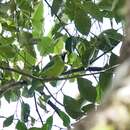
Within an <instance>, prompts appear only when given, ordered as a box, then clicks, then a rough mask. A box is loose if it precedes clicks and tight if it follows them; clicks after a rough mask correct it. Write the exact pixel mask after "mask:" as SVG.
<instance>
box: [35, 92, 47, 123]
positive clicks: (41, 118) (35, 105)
mask: <svg viewBox="0 0 130 130" xmlns="http://www.w3.org/2000/svg"><path fill="white" fill-rule="evenodd" d="M33 97H34V102H35V108H36V112H37V114H38V116H39V119H40V121H41V123H42V125H44V123H43V121H42V118H41V115H40V113H39V110H38V107H37V100H36V96H35V93H34V94H33Z"/></svg>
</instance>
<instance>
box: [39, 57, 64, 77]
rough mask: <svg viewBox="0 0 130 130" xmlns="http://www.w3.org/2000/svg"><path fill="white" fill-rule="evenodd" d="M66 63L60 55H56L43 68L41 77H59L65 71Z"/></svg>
mask: <svg viewBox="0 0 130 130" xmlns="http://www.w3.org/2000/svg"><path fill="white" fill-rule="evenodd" d="M64 66H65V65H64V62H63V60H62V57H61V56H60V55H56V56H54V57H53V59H52V60H51V61H50V62H49V63H48V64H47V65H46V66H45V67H44V68H43V70H42V71H41V73H40V75H41V76H42V77H48V78H49V77H50V78H51V77H58V76H60V74H61V73H62V72H63V71H64Z"/></svg>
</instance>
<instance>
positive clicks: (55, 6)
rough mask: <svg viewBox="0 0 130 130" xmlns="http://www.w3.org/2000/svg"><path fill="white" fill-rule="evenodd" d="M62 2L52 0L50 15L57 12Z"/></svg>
mask: <svg viewBox="0 0 130 130" xmlns="http://www.w3.org/2000/svg"><path fill="white" fill-rule="evenodd" d="M61 4H62V0H53V3H52V8H51V15H52V16H53V15H54V14H57V12H58V11H59V9H60V6H61Z"/></svg>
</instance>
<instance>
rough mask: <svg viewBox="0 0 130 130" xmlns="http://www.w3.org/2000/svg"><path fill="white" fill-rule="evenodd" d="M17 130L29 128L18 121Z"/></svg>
mask: <svg viewBox="0 0 130 130" xmlns="http://www.w3.org/2000/svg"><path fill="white" fill-rule="evenodd" d="M16 129H17V130H27V127H26V125H25V124H24V123H23V122H21V121H18V122H17V124H16Z"/></svg>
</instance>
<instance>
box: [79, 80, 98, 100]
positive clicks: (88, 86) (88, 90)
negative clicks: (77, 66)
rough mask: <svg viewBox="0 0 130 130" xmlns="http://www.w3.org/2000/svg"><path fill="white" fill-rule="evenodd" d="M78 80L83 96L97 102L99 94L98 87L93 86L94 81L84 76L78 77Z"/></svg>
mask: <svg viewBox="0 0 130 130" xmlns="http://www.w3.org/2000/svg"><path fill="white" fill-rule="evenodd" d="M77 81H78V89H79V92H80V94H81V96H82V97H83V98H85V99H86V100H88V101H92V102H95V99H96V96H97V94H96V88H95V87H93V86H92V82H91V81H89V80H88V79H84V78H78V79H77Z"/></svg>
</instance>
